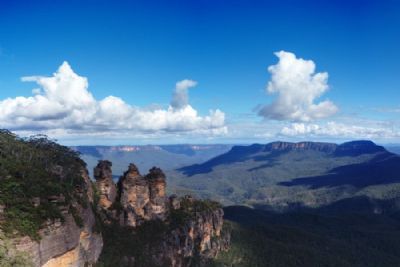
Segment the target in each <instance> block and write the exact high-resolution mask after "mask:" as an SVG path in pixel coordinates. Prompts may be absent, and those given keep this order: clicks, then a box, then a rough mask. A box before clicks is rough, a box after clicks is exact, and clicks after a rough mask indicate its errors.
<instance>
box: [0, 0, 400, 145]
mask: <svg viewBox="0 0 400 267" xmlns="http://www.w3.org/2000/svg"><path fill="white" fill-rule="evenodd" d="M398 14H400V3H399V2H398V1H229V3H227V1H135V2H134V3H130V2H128V1H4V0H3V1H1V2H0V88H1V90H0V101H1V100H3V102H0V111H2V113H3V115H0V116H2V117H0V127H7V128H11V129H12V130H14V131H16V132H18V133H21V134H30V133H37V132H41V133H47V134H49V135H50V136H54V137H55V138H58V139H59V140H61V141H62V142H64V143H67V144H72V143H79V144H89V143H99V144H101V143H169V142H172V143H180V142H182V143H185V142H190V141H195V142H204V143H208V142H228V143H230V142H241V143H243V142H245V143H248V142H249V143H250V142H267V141H270V140H275V139H288V140H303V139H310V140H335V141H336V140H338V141H340V140H348V139H360V138H362V139H366V138H368V139H373V140H376V141H378V142H384V143H390V142H400V128H399V124H400V123H399V119H398V117H399V115H400V88H399V87H400V86H399V85H400V75H399V74H400V73H399V70H400V68H399V62H400V51H399V49H398V48H399V45H400V30H399V29H400V16H399V15H398ZM278 51H286V52H288V53H292V54H293V55H295V59H294V60H295V61H291V62H292V63H291V64H301V62H300V61H299V60H300V59H301V58H302V59H304V60H310V61H312V62H313V63H314V64H315V65H316V69H315V71H314V72H312V73H311V74H310V73H309V74H310V75H311V76H310V77H312V75H314V74H316V73H323V72H327V73H328V76H329V77H328V78H327V79H326V80H325V81H324V82H323V83H324V84H325V85H326V86H327V89H326V90H325V89H323V90H322V91H323V93H321V94H316V95H315V96H314V98H313V100H312V102H313V103H314V104H318V103H320V102H324V101H329V102H330V103H331V104H332V105H331V107H332V108H331V110H330V111H329V112H328V111H326V110H325V111H322V107H321V108H319V107H318V109H319V111H321V112H320V113H321V115H320V116H314V115H313V116H311V117H310V116H308V115H310V114H312V113H313V111H311V110H314V108H313V107H311V106H310V105H308V104H304V102H301V103H299V102H296V101H298V100H296V99H294V100H293V99H292V98H293V97H291V94H297V93H299V92H300V94H302V91H301V90H306V91H305V94H307V92H309V91H307V89H303V88H302V87H301V84H303V83H302V82H299V81H298V82H299V84H300V86H299V87H296V88H294V89H291V88H289V89H288V88H282V87H279V86H282V85H279V82H278V83H277V84H278V85H276V86H277V90H276V91H275V93H273V92H272V93H271V92H269V93H268V89H267V90H266V87H267V84H268V82H269V81H271V80H272V78H273V77H272V76H273V75H272V74H271V72H269V71H268V70H267V68H268V66H272V65H277V64H279V62H282V64H283V62H284V61H283V60H284V58H283V57H277V56H276V55H274V53H275V52H278ZM64 61H67V62H68V67H69V69H71V68H72V69H71V70H72V71H73V74H74V75H75V74H76V75H77V77H86V78H87V79H88V82H89V86H88V87H84V86H83V87H82V90H84V91H85V92H86V91H87V92H89V93H90V94H91V95H92V97H93V99H94V100H93V99H91V98H90V97H88V100H87V101H88V102H82V103H80V104H79V105H78V104H77V103H75V102H68V103H67V102H65V103H64V102H63V100H60V99H61V98H59V99H58V98H54V97H50V98H49V99H50V100H49V101H47V100H48V99H47V100H46V101H47V102H40V101H41V100H40V101H39V100H37V99H36V98H35V99H33V100H32V99H30V98H29V97H31V98H32V97H34V95H33V94H32V89H34V88H41V92H40V93H38V92H36V96H37V95H44V96H45V97H48V95H47V94H48V92H47V91H46V88H47V87H46V84H47V86H50V87H51V85H48V83H46V82H43V81H42V80H43V77H50V76H52V75H53V73H55V72H57V69H58V68H59V67H60V66H61V65H62V64H63V62H64ZM294 69H296V68H294ZM63 70H64V71H66V72H67V73H69V72H68V68H67V67H66V68H64V69H63ZM296 70H297V69H296ZM296 70H293V69H292V71H296ZM58 74H59V75H62V74H60V72H58ZM71 75H72V74H71ZM277 75H278V74H277ZM25 76H40V77H36V78H34V77H31V79H25V80H30V81H31V82H22V81H21V77H25ZM278 76H279V75H278ZM278 76H277V79H278ZM57 77H58V76H56V75H55V76H54V77H53V78H54V79H53V80H51V81H52V82H54V81H56V80H57ZM71 77H72V76H71ZM73 77H75V76H73ZM279 77H281V76H279ZM307 77H308V76H307ZM185 79H186V80H187V81H189V80H193V81H196V82H197V83H196V85H193V84H192V85H193V86H189V87H185V86H184V88H183V89H182V90H183V91H182V92H180V93H182V94H183V95H184V96H187V94H189V103H186V104H188V105H190V108H191V110H183V109H181V110H178V109H176V110H174V108H173V107H172V108H171V107H168V106H169V104H170V103H171V97H172V95H173V94H174V93H173V92H174V90H175V93H176V92H177V90H178V89H177V87H178V86H176V83H177V82H179V81H182V80H185ZM68 84H70V83H68ZM71 84H74V83H71ZM54 86H58V87H59V88H58V89H57V90H70V89H69V87H68V86H67V85H65V84H64V85H63V84H60V83H55V84H54ZM310 86H311V87H307V86H306V87H307V88H313V87H312V85H310ZM323 86H324V85H321V88H323ZM191 87H195V88H192V89H188V88H191ZM297 88H298V89H297ZM328 88H329V89H328ZM179 90H180V89H179ZM179 90H178V91H179ZM310 90H312V89H310ZM72 91H73V90H71V92H72ZM58 92H60V91H58ZM56 93H57V92H56ZM56 93H55V94H56ZM71 94H72V93H71ZM76 94H77V95H79V92H78V91H77V92H76ZM60 95H62V94H61V93H60ZM110 95H112V96H115V97H118V99H119V100H121V101H123V105H122V104H121V103H120V101H119V100H118V101H117V100H116V99H111V100H112V101H111V100H110V99H109V98H108V100H110V101H107V103H106V104H107V105H111V106H113V107H115V109H114V110H124V112H123V114H119V113H118V114H112V115H113V116H111V115H110V118H107V120H106V119H104V120H103V121H100V122H96V123H93V120H95V117H96V116H99V115H100V114H103V115H104V113H105V112H106V109H105V108H103V109H102V108H101V107H99V106H101V104H100V102H101V101H102V100H103V99H106V98H107V97H109V96H110ZM69 96H70V95H69ZM69 96H67V98H68V97H69ZM280 96H281V99H280V100H277V99H279V97H280ZM16 97H24V99H23V100H21V101H19V102H18V101H17V100H15V99H16ZM7 98H10V99H11V100H9V101H8V102H7V103H5V102H4V101H5V100H6V99H7ZM65 98H66V96H64V99H65ZM78 98H79V97H78ZM57 99H58V100H57ZM71 99H72V100H71V101H74V100H73V99H75V98H74V97H72V96H71ZM288 99H290V101H291V102H290V105H289V104H288V105H287V107H285V106H284V105H283V106H282V103H287V101H288ZM13 101H14V102H13ZM35 101H36V102H35ZM51 101H56V102H57V101H58V102H57V105H54V103H53V102H52V103H49V102H51ZM299 101H300V100H299ZM117 102H118V103H117ZM27 103H28V104H27ZM43 103H45V104H43ZM297 104H299V105H300V106H302V109H301V110H297V111H299V112H300V113H301V114H303V115H304V116H297V115H295V112H296V110H292V111H291V110H287V108H289V109H290V108H291V107H292V106H295V105H297ZM80 105H87V106H91V107H93V108H92V109H90V111H88V110H84V109H83V107H82V106H80ZM119 105H122V106H119ZM103 106H104V105H103ZM257 107H258V108H257ZM262 107H266V108H265V109H264V111H265V112H264V113H263V112H260V109H262ZM53 108H54V109H55V110H52V109H53ZM169 108H171V110H169ZM11 109H12V110H11ZM29 109H33V110H35V112H36V111H37V110H38V109H40V112H38V114H37V115H35V116H36V117H32V116H30V115H31V114H32V112H25V111H26V110H29ZM42 109H43V110H42ZM112 109H113V108H112ZM10 110H11V111H10ZM77 110H78V111H79V112H80V113H79V114H80V115H76V117H73V118H72V117H71V116H72V115H71V114H72V113H74V114H75V113H76V112H78V111H77ZM94 110H96V111H94ZM107 110H109V109H107ZM138 110H139V111H138ZM157 110H160V111H163V112H164V113H162V118H161V119H160V118H159V117H157V116H158V115H157V114H159V113H158V111H157ZM209 110H214V111H215V110H219V111H220V112H221V113H223V115H224V116H223V118H222V115H221V114H219V115H218V114H217V115H215V114H214V113H209ZM23 111H24V112H25V113H29V114H28V115H26V114H25V113H24V112H23ZM193 111H195V112H197V113H196V114H193ZM35 112H33V113H35ZM90 112H92V115H93V116H94V117H93V116H92V117H88V118H87V120H78V119H76V118H81V117H82V116H84V115H82V114H89V113H90ZM110 112H111V113H112V112H114V111H109V112H108V113H107V114H110ZM39 113H40V114H39ZM317 113H318V112H317ZM54 114H56V115H54ZM296 114H298V113H296ZM314 114H316V113H315V112H314ZM318 114H319V113H318ZM53 115H54V116H53ZM70 115H71V116H70ZM85 116H86V115H85ZM146 116H147V117H146ZM148 116H150V117H148ZM49 117H51V120H49ZM121 117H124V119H121V120H120V118H121ZM138 117H140V118H142V119H143V120H144V123H145V122H148V121H151V123H150V124H151V125H148V126H147V125H146V126H145V127H142V126H141V125H139V126H138V123H136V122H135V123H131V122H132V120H138ZM160 120H165V121H160ZM112 122H114V123H115V124H112ZM157 123H159V124H157ZM128 124H129V126H126V125H128ZM155 124H157V126H155ZM123 125H125V126H123ZM188 125H190V126H188ZM153 126H154V127H153ZM285 129H286V130H285Z"/></svg>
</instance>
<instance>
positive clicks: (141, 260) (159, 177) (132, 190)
mask: <svg viewBox="0 0 400 267" xmlns="http://www.w3.org/2000/svg"><path fill="white" fill-rule="evenodd" d="M101 166H104V163H103V162H99V165H98V167H97V168H98V169H99V168H100V167H101ZM108 166H109V165H108ZM109 175H110V176H111V173H109ZM96 184H97V186H99V185H102V184H99V183H96ZM111 186H113V184H112V185H111ZM117 188H118V192H117V197H116V199H115V202H114V203H113V205H110V206H109V207H107V208H106V207H104V206H102V208H101V209H100V212H101V213H102V214H103V218H107V219H106V220H105V222H106V224H105V229H106V232H107V233H106V240H105V244H106V247H105V250H106V251H114V253H113V254H116V253H117V254H116V255H112V256H108V257H112V260H110V259H103V261H102V262H101V263H102V264H104V265H106V266H107V264H110V262H113V263H115V262H119V264H120V265H124V266H125V265H126V266H173V267H185V266H191V265H192V264H193V262H196V263H199V264H200V265H201V263H206V262H207V261H208V260H210V259H212V258H214V257H216V255H217V254H218V253H219V252H220V251H222V250H226V249H227V248H228V246H229V241H230V236H229V233H227V232H225V233H224V232H223V210H222V208H221V207H220V206H219V204H218V203H215V202H212V201H200V200H195V199H193V198H192V197H190V196H186V197H184V198H178V197H177V196H171V197H169V198H167V197H166V192H165V189H166V177H165V174H164V173H163V172H162V170H161V169H159V168H155V167H153V168H152V169H150V170H149V173H148V174H147V175H145V176H143V175H141V174H140V172H139V170H138V168H137V167H136V166H135V165H134V164H130V165H129V168H128V170H127V171H126V172H125V173H124V175H123V176H122V177H121V178H120V179H119V181H118V186H117ZM98 191H101V188H98ZM121 233H123V235H124V239H123V241H122V240H121V241H120V242H122V243H119V244H115V243H113V240H117V239H120V238H121V236H120V235H121ZM116 246H117V247H116ZM130 247H134V249H129V248H130ZM101 260H102V259H101ZM107 260H110V261H107Z"/></svg>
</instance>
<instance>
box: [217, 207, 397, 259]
mask: <svg viewBox="0 0 400 267" xmlns="http://www.w3.org/2000/svg"><path fill="white" fill-rule="evenodd" d="M227 217H231V219H232V220H234V221H230V222H229V221H228V222H227V223H228V226H229V227H231V247H230V249H229V251H227V252H223V253H220V254H219V256H218V257H217V259H216V260H215V261H214V263H213V264H211V265H210V266H221V267H222V266H240V267H258V266H260V267H261V266H262V267H306V266H324V267H325V266H326V267H330V266H331V267H334V266H341V267H368V266H370V267H375V266H385V267H396V266H400V256H399V255H400V229H399V227H398V225H399V223H400V221H399V218H397V219H396V218H394V217H393V216H384V215H356V214H336V215H335V216H326V215H319V214H310V213H292V214H276V213H265V212H263V211H257V210H249V211H245V212H244V211H243V210H240V209H232V210H230V211H229V210H227Z"/></svg>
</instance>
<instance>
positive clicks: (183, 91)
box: [171, 79, 197, 109]
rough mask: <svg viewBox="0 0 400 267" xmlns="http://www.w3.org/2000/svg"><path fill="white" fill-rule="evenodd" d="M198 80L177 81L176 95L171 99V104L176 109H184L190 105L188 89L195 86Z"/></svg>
mask: <svg viewBox="0 0 400 267" xmlns="http://www.w3.org/2000/svg"><path fill="white" fill-rule="evenodd" d="M196 85H197V82H196V81H193V80H187V79H186V80H182V81H179V82H177V83H176V86H175V91H174V95H173V97H172V100H171V106H172V107H173V108H174V109H182V108H185V107H186V106H188V105H189V95H188V89H189V88H192V87H195V86H196Z"/></svg>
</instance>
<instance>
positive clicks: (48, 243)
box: [13, 170, 103, 267]
mask: <svg viewBox="0 0 400 267" xmlns="http://www.w3.org/2000/svg"><path fill="white" fill-rule="evenodd" d="M82 178H83V179H84V181H85V183H84V186H83V188H77V191H76V193H77V194H85V195H86V194H87V195H88V196H87V197H88V198H87V199H88V200H89V203H86V204H85V205H84V204H79V203H78V202H77V201H76V200H75V199H74V200H73V201H72V203H71V204H70V206H62V207H61V209H60V210H61V212H62V215H63V218H64V219H63V221H61V220H60V219H56V220H48V221H47V223H46V224H45V225H43V227H42V228H41V229H40V231H39V237H40V239H39V240H33V239H31V238H30V237H28V236H24V237H20V238H14V240H13V243H14V245H15V247H16V249H17V250H18V251H24V252H26V253H27V254H28V255H29V258H30V259H31V261H32V263H33V265H34V266H37V267H39V266H43V267H63V266H68V267H80V266H91V265H92V264H94V263H95V262H96V261H97V259H98V258H99V256H100V253H101V251H102V248H103V239H102V235H101V233H97V232H95V231H94V228H95V223H96V221H95V214H94V213H93V210H92V207H91V200H92V199H93V195H92V194H93V191H92V186H91V183H90V179H89V177H88V175H87V171H86V170H85V171H82ZM80 197H83V195H81V196H80ZM49 200H50V201H52V202H53V203H59V205H62V204H63V203H64V196H62V195H60V196H49ZM78 218H79V219H78ZM85 264H86V265H85Z"/></svg>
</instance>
